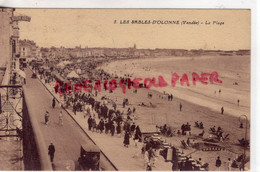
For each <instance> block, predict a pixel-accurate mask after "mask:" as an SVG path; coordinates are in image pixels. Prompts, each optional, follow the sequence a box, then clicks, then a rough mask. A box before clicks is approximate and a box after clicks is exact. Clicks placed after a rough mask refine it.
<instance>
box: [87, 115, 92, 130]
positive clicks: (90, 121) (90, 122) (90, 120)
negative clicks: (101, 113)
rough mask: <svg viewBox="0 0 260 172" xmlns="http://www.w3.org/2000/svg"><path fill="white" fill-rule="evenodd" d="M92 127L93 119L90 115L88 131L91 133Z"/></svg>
mask: <svg viewBox="0 0 260 172" xmlns="http://www.w3.org/2000/svg"><path fill="white" fill-rule="evenodd" d="M91 125H92V118H91V115H90V116H89V118H88V130H89V131H90V130H91Z"/></svg>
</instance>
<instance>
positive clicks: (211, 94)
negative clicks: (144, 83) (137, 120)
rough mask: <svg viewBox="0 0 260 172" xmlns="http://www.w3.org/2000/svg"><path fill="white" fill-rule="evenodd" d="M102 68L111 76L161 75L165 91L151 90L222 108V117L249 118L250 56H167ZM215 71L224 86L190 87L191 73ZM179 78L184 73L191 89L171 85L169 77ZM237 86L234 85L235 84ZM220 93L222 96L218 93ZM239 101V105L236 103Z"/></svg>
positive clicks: (116, 62) (114, 64)
mask: <svg viewBox="0 0 260 172" xmlns="http://www.w3.org/2000/svg"><path fill="white" fill-rule="evenodd" d="M101 68H103V69H104V70H105V71H106V72H108V73H110V74H116V75H118V76H124V75H125V74H126V75H128V74H130V76H132V77H131V78H135V77H141V78H145V77H150V78H151V77H156V78H157V77H158V76H159V75H161V76H163V77H164V78H165V80H166V81H167V82H168V84H169V85H168V86H167V87H165V88H151V89H156V90H157V91H160V92H163V91H165V92H166V93H171V94H173V95H174V97H177V98H180V99H183V100H185V101H189V102H190V103H194V104H197V105H200V106H204V107H208V108H210V109H212V110H214V111H216V112H220V109H221V107H224V111H225V114H230V115H233V116H237V117H238V116H240V115H247V117H248V118H250V57H249V56H217V57H214V56H202V57H166V58H145V59H138V60H135V59H131V60H121V61H115V62H112V63H107V64H104V65H103V66H102V67H101ZM214 71H216V72H218V74H219V79H220V80H222V81H223V83H221V84H219V83H214V84H208V85H203V84H201V83H199V82H197V84H196V86H194V85H192V75H191V74H192V72H196V73H198V74H200V73H202V72H208V73H212V72H214ZM175 72H176V73H177V74H178V75H179V76H180V77H181V76H182V74H184V73H186V74H187V75H188V77H189V80H190V86H189V87H188V86H186V85H185V86H181V85H180V83H177V84H176V86H175V87H174V88H173V87H172V86H171V84H170V81H171V74H172V73H175ZM235 83H237V85H235ZM219 90H221V93H219ZM238 99H239V101H240V102H239V106H238V102H237V100H238Z"/></svg>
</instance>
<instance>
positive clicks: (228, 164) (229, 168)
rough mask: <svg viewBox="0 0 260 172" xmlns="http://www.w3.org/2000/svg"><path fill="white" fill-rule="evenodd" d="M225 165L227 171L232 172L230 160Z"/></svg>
mask: <svg viewBox="0 0 260 172" xmlns="http://www.w3.org/2000/svg"><path fill="white" fill-rule="evenodd" d="M226 164H227V170H228V171H232V170H231V164H232V162H231V159H230V158H228V161H227V162H226Z"/></svg>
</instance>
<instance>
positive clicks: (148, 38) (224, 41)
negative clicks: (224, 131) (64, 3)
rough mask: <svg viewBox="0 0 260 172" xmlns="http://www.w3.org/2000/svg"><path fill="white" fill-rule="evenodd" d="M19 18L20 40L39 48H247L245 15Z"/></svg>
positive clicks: (72, 13)
mask: <svg viewBox="0 0 260 172" xmlns="http://www.w3.org/2000/svg"><path fill="white" fill-rule="evenodd" d="M21 14H24V15H28V16H30V17H31V22H29V23H28V22H20V23H19V27H20V39H30V40H34V41H35V42H36V43H37V45H39V46H42V47H51V46H56V47H60V46H64V47H75V46H79V45H81V47H86V46H88V47H109V48H121V47H133V45H134V44H136V47H137V48H150V49H155V48H173V49H212V50H237V49H250V41H251V40H250V36H251V33H250V30H251V26H250V25H251V21H250V18H251V16H250V10H180V9H16V11H15V15H21ZM115 20H116V21H117V22H116V24H114V21H115ZM120 20H121V21H123V20H129V22H130V23H131V21H132V20H143V21H144V20H150V21H151V22H153V21H154V20H156V21H157V20H163V21H166V20H169V21H177V20H179V22H182V21H189V22H193V21H198V22H199V25H191V24H190V25H180V24H179V25H176V24H119V23H120ZM206 21H208V22H210V24H209V25H206V24H205V22H206ZM213 21H218V22H224V24H223V25H216V24H213ZM202 23H203V24H202Z"/></svg>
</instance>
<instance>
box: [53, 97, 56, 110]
mask: <svg viewBox="0 0 260 172" xmlns="http://www.w3.org/2000/svg"><path fill="white" fill-rule="evenodd" d="M55 105H56V101H55V98H54V97H53V99H52V108H55Z"/></svg>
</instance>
